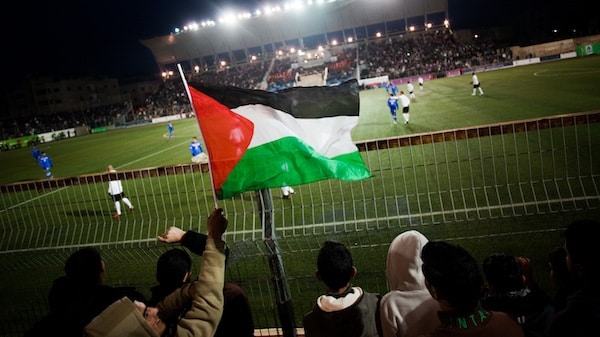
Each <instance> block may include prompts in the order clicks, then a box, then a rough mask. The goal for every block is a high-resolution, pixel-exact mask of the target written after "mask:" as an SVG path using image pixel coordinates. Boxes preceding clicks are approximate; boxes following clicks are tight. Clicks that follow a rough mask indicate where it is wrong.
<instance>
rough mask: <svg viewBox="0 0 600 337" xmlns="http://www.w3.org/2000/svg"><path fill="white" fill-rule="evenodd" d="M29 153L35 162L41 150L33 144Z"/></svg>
mask: <svg viewBox="0 0 600 337" xmlns="http://www.w3.org/2000/svg"><path fill="white" fill-rule="evenodd" d="M31 155H32V156H33V160H35V162H36V163H37V162H38V161H39V159H40V156H41V155H42V150H40V148H39V147H37V146H34V147H33V149H31Z"/></svg>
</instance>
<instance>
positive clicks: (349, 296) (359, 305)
mask: <svg viewBox="0 0 600 337" xmlns="http://www.w3.org/2000/svg"><path fill="white" fill-rule="evenodd" d="M354 276H356V267H355V266H354V263H353V261H352V255H351V254H350V251H349V250H348V248H347V247H346V246H345V245H344V244H342V243H340V242H334V241H325V243H323V245H322V246H321V249H320V250H319V255H318V257H317V271H316V278H317V279H318V280H319V281H323V283H325V287H326V291H327V293H326V294H325V295H321V296H319V297H318V298H317V301H316V304H315V306H314V307H313V309H312V311H310V312H309V313H307V314H306V315H305V316H304V319H303V320H302V323H303V326H304V333H305V336H306V337H314V336H323V337H325V336H327V337H336V336H339V337H353V336H361V337H367V336H379V331H380V327H379V313H378V311H379V299H380V296H379V295H378V294H374V293H369V292H366V291H363V289H361V288H360V287H356V286H352V284H351V281H352V279H353V278H354Z"/></svg>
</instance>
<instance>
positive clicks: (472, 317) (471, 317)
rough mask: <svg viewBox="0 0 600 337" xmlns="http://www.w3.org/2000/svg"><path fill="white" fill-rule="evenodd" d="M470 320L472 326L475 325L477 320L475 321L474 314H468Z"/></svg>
mask: <svg viewBox="0 0 600 337" xmlns="http://www.w3.org/2000/svg"><path fill="white" fill-rule="evenodd" d="M469 318H470V319H471V322H473V326H477V321H475V315H469Z"/></svg>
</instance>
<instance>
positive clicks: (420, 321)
mask: <svg viewBox="0 0 600 337" xmlns="http://www.w3.org/2000/svg"><path fill="white" fill-rule="evenodd" d="M427 242H428V240H427V238H426V237H425V236H424V235H423V234H421V233H420V232H418V231H415V230H409V231H406V232H404V233H401V234H400V235H398V236H396V238H395V239H394V240H393V241H392V243H391V244H390V247H389V249H388V255H387V263H386V276H387V282H388V286H389V288H390V291H389V292H388V293H387V294H385V295H384V296H383V298H382V299H381V305H380V308H381V328H382V332H383V337H397V336H402V337H414V336H419V335H421V334H424V333H428V332H431V331H433V329H434V328H435V327H436V326H437V325H439V324H440V321H439V319H438V316H437V312H438V310H440V305H439V303H438V302H437V301H436V300H435V299H433V297H431V295H430V294H429V291H428V290H427V287H426V286H425V277H424V276H423V272H422V269H421V266H422V265H423V262H422V261H421V250H422V248H423V246H424V245H425V244H426V243H427Z"/></svg>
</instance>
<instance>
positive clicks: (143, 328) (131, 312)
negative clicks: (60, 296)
mask: <svg viewBox="0 0 600 337" xmlns="http://www.w3.org/2000/svg"><path fill="white" fill-rule="evenodd" d="M84 336H86V337H160V336H159V335H158V334H157V333H156V331H154V329H152V327H150V325H148V323H146V320H145V319H144V317H143V316H142V314H141V313H140V312H139V311H138V310H137V308H136V307H135V304H133V302H132V301H131V300H130V299H129V298H127V297H123V298H121V299H120V300H118V301H116V302H114V303H113V304H111V305H110V306H109V307H108V308H106V309H104V311H102V313H100V315H98V316H96V317H95V318H94V319H93V320H92V321H91V322H90V323H89V324H88V325H87V326H86V327H85V329H84Z"/></svg>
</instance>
